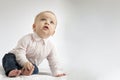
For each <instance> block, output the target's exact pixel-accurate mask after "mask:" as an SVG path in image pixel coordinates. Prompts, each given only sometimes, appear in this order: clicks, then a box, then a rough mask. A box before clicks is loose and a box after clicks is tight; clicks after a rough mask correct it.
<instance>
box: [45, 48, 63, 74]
mask: <svg viewBox="0 0 120 80" xmlns="http://www.w3.org/2000/svg"><path fill="white" fill-rule="evenodd" d="M47 60H48V62H49V66H50V69H51V72H52V74H53V76H56V75H57V74H62V73H63V71H62V68H61V65H60V62H59V60H58V56H57V54H56V49H55V47H53V49H52V50H51V52H50V54H49V55H48V57H47Z"/></svg>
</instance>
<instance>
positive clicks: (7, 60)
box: [2, 53, 39, 76]
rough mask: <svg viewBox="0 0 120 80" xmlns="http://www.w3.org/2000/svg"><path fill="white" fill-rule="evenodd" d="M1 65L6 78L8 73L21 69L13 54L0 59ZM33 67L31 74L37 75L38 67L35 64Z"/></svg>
mask: <svg viewBox="0 0 120 80" xmlns="http://www.w3.org/2000/svg"><path fill="white" fill-rule="evenodd" d="M2 64H3V68H4V70H5V74H6V76H8V73H9V72H10V71H11V70H13V69H18V70H20V69H22V67H21V66H20V65H19V64H18V63H17V61H16V57H15V55H14V54H13V53H8V54H5V56H4V57H3V59H2ZM33 65H34V66H35V68H34V71H33V73H32V74H38V72H39V70H38V67H37V66H36V65H35V64H33Z"/></svg>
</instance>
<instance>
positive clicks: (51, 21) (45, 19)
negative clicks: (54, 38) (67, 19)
mask: <svg viewBox="0 0 120 80" xmlns="http://www.w3.org/2000/svg"><path fill="white" fill-rule="evenodd" d="M56 24H57V22H56V17H55V16H54V15H53V14H51V13H47V12H46V13H43V14H41V15H39V16H38V18H37V20H36V21H35V23H34V25H33V29H34V31H35V32H36V33H37V34H38V36H40V37H41V38H48V37H49V36H51V35H53V34H54V32H55V28H56Z"/></svg>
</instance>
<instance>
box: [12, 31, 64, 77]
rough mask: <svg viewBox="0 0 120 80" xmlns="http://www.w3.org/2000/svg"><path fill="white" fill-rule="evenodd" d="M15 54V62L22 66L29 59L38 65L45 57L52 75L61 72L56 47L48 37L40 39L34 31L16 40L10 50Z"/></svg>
mask: <svg viewBox="0 0 120 80" xmlns="http://www.w3.org/2000/svg"><path fill="white" fill-rule="evenodd" d="M10 52H11V53H14V54H15V56H16V60H17V62H18V63H19V64H20V65H21V66H23V65H24V64H25V63H26V62H28V61H30V62H31V63H33V64H36V65H39V64H40V63H41V62H42V61H43V60H44V59H45V58H47V60H48V62H49V65H50V69H51V71H52V74H53V75H57V74H61V73H62V71H61V68H60V65H59V62H58V60H57V56H56V49H55V46H54V45H53V43H52V42H51V41H50V39H49V38H48V39H41V38H40V37H39V36H38V35H37V34H36V33H31V34H28V35H26V36H24V37H23V38H21V39H20V40H19V41H18V44H17V46H16V47H15V48H14V49H13V50H11V51H10Z"/></svg>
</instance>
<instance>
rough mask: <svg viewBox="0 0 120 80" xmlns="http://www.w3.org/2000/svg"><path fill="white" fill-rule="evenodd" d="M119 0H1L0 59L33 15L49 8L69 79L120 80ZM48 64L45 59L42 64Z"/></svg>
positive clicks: (27, 29) (29, 27)
mask: <svg viewBox="0 0 120 80" xmlns="http://www.w3.org/2000/svg"><path fill="white" fill-rule="evenodd" d="M119 4H120V1H119V0H70V1H69V0H60V1H58V0H54V2H53V1H49V0H44V1H41V0H39V1H38V0H10V1H9V0H0V36H1V38H0V39H1V41H0V56H1V57H0V60H1V58H2V57H3V55H4V54H5V53H7V52H8V51H10V50H11V49H12V48H14V47H15V46H16V43H17V41H18V40H19V39H20V38H21V37H22V36H24V35H25V34H28V33H31V32H32V24H33V21H34V17H35V16H36V14H38V13H39V12H40V11H44V10H52V11H53V12H55V14H56V15H57V18H58V26H57V29H56V34H55V35H54V36H53V40H54V42H55V44H56V46H57V48H58V53H59V56H60V60H61V62H62V63H63V64H62V65H63V67H65V69H66V72H67V74H68V80H76V79H79V80H120V22H119V21H120V5H119ZM41 67H47V68H48V64H47V61H44V62H43V63H42V64H41Z"/></svg>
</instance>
